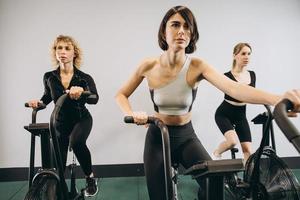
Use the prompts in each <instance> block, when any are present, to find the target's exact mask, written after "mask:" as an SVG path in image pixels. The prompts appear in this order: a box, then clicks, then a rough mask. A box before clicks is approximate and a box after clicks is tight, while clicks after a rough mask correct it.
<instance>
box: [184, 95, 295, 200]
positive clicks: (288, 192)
mask: <svg viewBox="0 0 300 200" xmlns="http://www.w3.org/2000/svg"><path fill="white" fill-rule="evenodd" d="M265 107H266V109H267V112H265V113H263V114H260V115H258V116H257V117H256V118H254V119H253V120H252V121H253V122H254V123H256V124H263V137H262V140H261V143H260V146H259V148H258V149H257V150H256V152H255V153H254V154H252V155H251V156H250V157H249V159H248V160H247V162H246V165H245V170H244V173H243V180H240V181H239V182H238V181H235V182H234V181H232V182H224V179H225V178H226V177H228V175H230V173H231V172H229V173H228V174H225V176H224V170H225V169H226V168H225V166H224V164H225V163H226V162H229V163H230V164H228V166H227V167H228V169H229V170H233V169H234V168H235V167H234V165H232V163H231V161H226V160H224V161H222V160H220V161H205V162H202V163H199V164H196V165H194V166H192V167H191V168H189V169H187V170H186V172H185V174H189V175H192V177H193V178H197V177H203V178H206V177H214V178H215V184H212V183H209V185H208V189H207V198H206V200H223V199H227V198H224V191H226V190H229V191H230V192H231V194H233V195H232V196H231V197H230V198H229V199H230V200H300V184H299V182H298V180H297V178H296V177H295V175H294V174H293V173H292V171H291V170H290V169H289V167H288V166H287V164H285V163H284V161H283V160H282V159H281V158H279V157H278V156H277V155H276V151H275V140H274V133H273V126H272V120H273V119H275V121H276V123H277V124H278V126H279V127H280V129H281V130H282V132H283V133H284V134H285V136H286V137H287V138H288V140H289V141H290V142H291V143H292V144H293V145H294V147H295V148H296V149H297V151H298V152H299V153H300V134H299V131H298V130H297V129H296V127H295V126H294V125H293V124H292V123H291V121H290V120H289V119H288V117H287V111H288V110H290V109H292V104H291V102H289V101H287V100H283V101H282V102H280V103H279V104H278V105H277V106H276V107H275V109H274V112H273V113H272V112H271V110H270V107H269V106H265ZM270 138H271V142H272V146H270V144H269V143H270ZM217 177H219V178H217Z"/></svg>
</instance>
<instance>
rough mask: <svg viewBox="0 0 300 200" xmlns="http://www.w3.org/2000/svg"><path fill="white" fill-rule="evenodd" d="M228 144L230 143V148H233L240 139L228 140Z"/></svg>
mask: <svg viewBox="0 0 300 200" xmlns="http://www.w3.org/2000/svg"><path fill="white" fill-rule="evenodd" d="M227 144H228V148H229V149H232V148H234V147H235V146H236V145H237V144H238V141H237V139H235V138H232V139H230V140H227Z"/></svg>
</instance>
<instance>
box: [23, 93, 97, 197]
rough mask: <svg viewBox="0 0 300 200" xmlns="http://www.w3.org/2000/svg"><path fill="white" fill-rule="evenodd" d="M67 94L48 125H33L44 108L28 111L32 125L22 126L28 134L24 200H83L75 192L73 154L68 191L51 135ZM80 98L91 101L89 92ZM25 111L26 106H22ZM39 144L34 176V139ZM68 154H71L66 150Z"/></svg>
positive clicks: (54, 138) (54, 134)
mask: <svg viewBox="0 0 300 200" xmlns="http://www.w3.org/2000/svg"><path fill="white" fill-rule="evenodd" d="M68 98H69V95H68V94H63V95H62V96H61V97H60V98H59V99H58V100H57V101H56V104H55V107H54V110H53V112H52V114H51V117H50V124H49V123H36V116H37V112H38V111H40V110H42V109H45V108H46V105H45V104H39V105H38V107H37V108H35V109H33V111H32V122H31V123H30V124H29V125H27V126H24V128H25V129H26V130H27V131H29V132H30V133H31V147H30V166H29V175H28V182H29V184H28V185H29V190H28V192H27V194H26V196H25V198H24V200H83V199H84V194H83V193H84V189H81V190H80V191H79V192H78V190H77V188H76V175H75V167H76V161H75V157H74V153H73V163H72V164H71V165H69V166H68V168H69V169H70V174H71V183H70V189H69V188H68V185H67V184H66V180H65V176H64V170H63V163H62V158H61V154H60V148H59V145H58V139H57V136H56V133H55V128H54V127H55V123H56V121H57V118H58V114H59V112H60V110H61V107H62V106H63V104H64V102H65V100H66V99H68ZM81 98H95V96H94V95H93V94H92V93H90V92H89V91H84V92H83V93H82V94H81ZM25 106H26V107H29V105H28V104H27V103H26V104H25ZM36 136H39V137H40V140H41V157H42V159H41V168H40V169H38V171H37V172H36V174H35V170H34V159H35V139H36ZM69 150H71V149H70V148H69Z"/></svg>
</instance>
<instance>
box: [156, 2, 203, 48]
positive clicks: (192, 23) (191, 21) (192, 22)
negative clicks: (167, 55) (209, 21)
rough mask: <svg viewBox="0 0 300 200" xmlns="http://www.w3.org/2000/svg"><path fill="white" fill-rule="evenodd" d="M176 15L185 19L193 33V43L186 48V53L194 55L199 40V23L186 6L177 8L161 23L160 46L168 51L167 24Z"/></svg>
mask: <svg viewBox="0 0 300 200" xmlns="http://www.w3.org/2000/svg"><path fill="white" fill-rule="evenodd" d="M176 13H178V14H180V15H181V16H182V17H183V19H184V20H185V21H186V23H187V24H188V27H189V29H190V31H191V41H190V43H189V45H188V46H187V47H186V49H185V53H193V52H194V51H195V50H196V42H197V41H198V39H199V33H198V28H197V22H196V19H195V17H194V15H193V13H192V11H191V10H190V9H188V8H187V7H185V6H175V7H173V8H171V9H170V10H169V11H168V12H167V13H166V14H165V16H164V18H163V20H162V21H161V23H160V27H159V31H158V44H159V46H160V48H161V49H162V50H164V51H165V50H168V48H169V46H168V44H167V42H166V37H165V33H166V24H167V22H168V20H169V19H170V18H171V17H172V16H173V15H174V14H176Z"/></svg>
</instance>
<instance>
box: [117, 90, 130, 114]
mask: <svg viewBox="0 0 300 200" xmlns="http://www.w3.org/2000/svg"><path fill="white" fill-rule="evenodd" d="M115 99H116V102H117V104H118V106H119V107H120V109H121V111H122V112H123V113H124V115H129V116H132V113H133V112H132V109H131V106H130V103H129V100H128V97H126V96H125V95H123V94H117V95H116V97H115Z"/></svg>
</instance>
